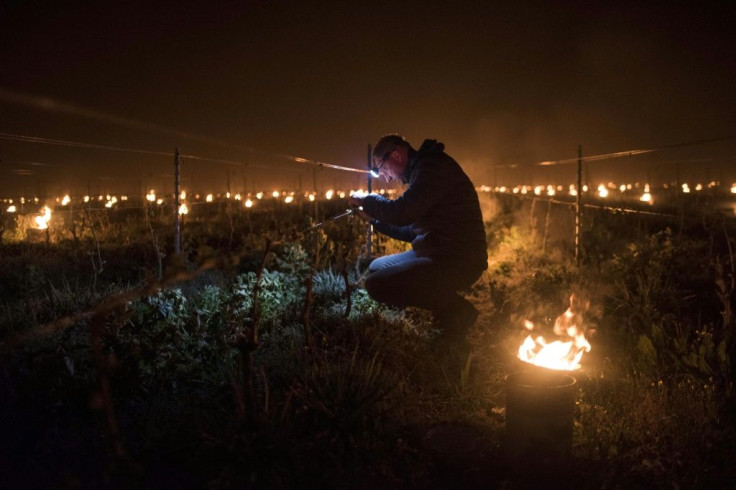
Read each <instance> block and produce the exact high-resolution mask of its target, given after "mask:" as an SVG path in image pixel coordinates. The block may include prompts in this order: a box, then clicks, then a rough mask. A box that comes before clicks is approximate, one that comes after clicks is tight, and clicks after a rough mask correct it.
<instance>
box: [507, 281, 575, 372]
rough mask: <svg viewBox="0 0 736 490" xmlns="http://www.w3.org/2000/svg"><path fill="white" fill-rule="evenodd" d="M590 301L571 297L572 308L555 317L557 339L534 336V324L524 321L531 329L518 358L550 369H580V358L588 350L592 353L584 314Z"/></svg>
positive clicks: (527, 327)
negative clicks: (584, 322) (584, 323)
mask: <svg viewBox="0 0 736 490" xmlns="http://www.w3.org/2000/svg"><path fill="white" fill-rule="evenodd" d="M588 306H589V302H587V301H583V300H580V299H579V298H577V297H576V296H575V295H574V294H573V295H571V296H570V307H569V308H568V309H567V311H565V313H563V314H562V315H560V316H558V317H557V319H556V320H555V326H554V335H555V337H556V340H551V339H546V338H545V337H544V336H543V335H535V333H534V324H533V323H532V322H530V321H529V320H525V322H524V326H525V328H526V329H527V330H528V331H529V334H528V335H527V336H526V338H525V339H524V341H523V342H522V344H521V346H520V347H519V354H518V357H519V359H521V360H522V361H524V362H528V363H529V364H534V365H535V366H540V367H544V368H548V369H557V370H563V371H574V370H576V369H580V360H581V359H582V357H583V354H584V353H585V352H590V343H589V342H588V340H587V339H586V338H585V329H584V328H583V313H585V311H586V310H587V309H588Z"/></svg>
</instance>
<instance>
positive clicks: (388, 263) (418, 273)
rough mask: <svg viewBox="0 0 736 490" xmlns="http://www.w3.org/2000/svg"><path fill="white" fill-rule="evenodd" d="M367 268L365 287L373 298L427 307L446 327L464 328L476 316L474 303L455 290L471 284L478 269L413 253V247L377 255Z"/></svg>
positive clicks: (399, 304)
mask: <svg viewBox="0 0 736 490" xmlns="http://www.w3.org/2000/svg"><path fill="white" fill-rule="evenodd" d="M374 264H375V266H374ZM370 269H371V273H370V274H369V275H368V277H367V278H366V282H365V287H366V290H367V291H368V294H370V296H371V297H372V298H373V299H375V300H376V301H380V302H382V303H386V304H389V305H393V306H399V307H405V306H418V307H420V308H425V309H428V310H430V311H432V312H433V313H434V315H435V318H436V319H437V320H438V322H439V323H440V324H441V325H442V326H443V327H444V328H447V329H454V328H467V327H469V326H470V325H472V324H473V323H474V322H475V319H476V317H477V316H478V312H477V310H476V309H475V307H473V305H472V304H471V303H470V302H469V301H467V300H466V299H465V298H463V297H462V296H461V295H459V294H457V291H458V290H459V289H463V288H466V287H469V286H470V285H472V284H473V283H474V282H475V281H476V280H477V279H478V277H480V273H479V272H469V271H465V270H463V269H462V267H458V266H457V265H456V264H451V263H441V262H440V263H438V262H436V261H435V260H433V259H430V258H428V257H416V255H415V254H414V253H413V251H409V252H404V253H401V254H395V255H390V256H386V257H381V258H379V259H376V260H375V261H374V262H373V263H372V264H371V267H370Z"/></svg>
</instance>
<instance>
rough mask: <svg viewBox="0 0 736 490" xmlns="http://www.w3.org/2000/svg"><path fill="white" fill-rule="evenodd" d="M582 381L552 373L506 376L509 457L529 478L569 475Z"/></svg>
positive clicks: (512, 466)
mask: <svg viewBox="0 0 736 490" xmlns="http://www.w3.org/2000/svg"><path fill="white" fill-rule="evenodd" d="M576 394H577V381H576V380H575V378H573V377H572V376H569V375H567V374H564V373H559V372H555V371H550V370H533V371H524V372H519V373H515V374H510V375H509V376H508V377H507V378H506V456H507V458H508V463H509V466H510V469H511V471H512V472H513V474H514V475H516V477H517V478H523V479H525V480H538V481H541V480H543V479H549V478H552V479H554V478H555V477H561V476H563V475H564V474H565V473H566V472H567V470H568V469H569V468H570V464H571V461H572V428H573V414H574V409H575V398H576Z"/></svg>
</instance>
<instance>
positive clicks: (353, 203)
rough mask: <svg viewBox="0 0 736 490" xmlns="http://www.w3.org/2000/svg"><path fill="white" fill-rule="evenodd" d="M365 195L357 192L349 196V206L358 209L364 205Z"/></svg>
mask: <svg viewBox="0 0 736 490" xmlns="http://www.w3.org/2000/svg"><path fill="white" fill-rule="evenodd" d="M364 197H365V195H362V196H361V195H358V194H357V193H355V194H353V195H351V196H350V197H348V206H350V207H351V208H354V209H358V208H360V207H361V206H362V205H363V198H364Z"/></svg>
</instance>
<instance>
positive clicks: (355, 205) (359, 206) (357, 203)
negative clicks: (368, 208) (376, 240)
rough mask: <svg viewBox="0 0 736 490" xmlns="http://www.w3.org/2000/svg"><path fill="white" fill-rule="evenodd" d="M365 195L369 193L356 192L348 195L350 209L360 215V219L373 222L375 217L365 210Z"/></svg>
mask: <svg viewBox="0 0 736 490" xmlns="http://www.w3.org/2000/svg"><path fill="white" fill-rule="evenodd" d="M365 196H367V194H358V193H357V192H356V193H354V194H353V195H351V196H350V197H348V205H349V206H350V209H352V210H353V212H354V213H355V214H357V215H358V216H359V217H360V219H362V220H363V221H367V222H368V223H371V222H372V221H373V217H372V216H371V215H369V214H368V213H366V212H365V211H363V199H365Z"/></svg>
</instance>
